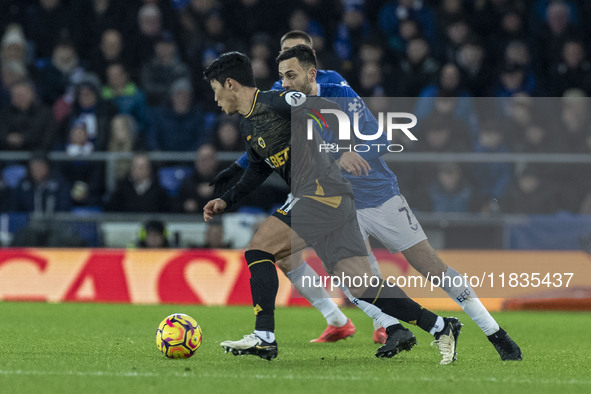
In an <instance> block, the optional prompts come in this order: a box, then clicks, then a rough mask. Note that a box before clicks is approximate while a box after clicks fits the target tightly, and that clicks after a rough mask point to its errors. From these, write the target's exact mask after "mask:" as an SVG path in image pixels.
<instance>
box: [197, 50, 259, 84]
mask: <svg viewBox="0 0 591 394" xmlns="http://www.w3.org/2000/svg"><path fill="white" fill-rule="evenodd" d="M203 78H205V79H206V80H207V81H210V82H211V81H212V80H214V79H215V80H216V81H218V82H219V83H221V84H222V85H223V84H224V82H226V79H227V78H232V79H234V80H236V82H238V83H240V84H241V85H244V86H248V87H256V83H255V82H254V74H253V72H252V65H251V64H250V59H249V58H248V56H246V55H245V54H243V53H240V52H226V53H223V54H222V55H221V56H220V57H218V58H217V59H215V60H214V61H213V62H211V63H210V64H209V66H207V67H206V68H205V70H204V71H203Z"/></svg>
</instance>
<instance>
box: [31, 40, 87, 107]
mask: <svg viewBox="0 0 591 394" xmlns="http://www.w3.org/2000/svg"><path fill="white" fill-rule="evenodd" d="M83 74H84V68H83V67H82V66H81V65H80V59H79V58H78V54H77V53H76V48H75V47H74V42H73V41H71V40H70V39H62V40H60V41H58V42H57V43H56V45H55V47H54V48H53V53H52V56H51V60H50V62H49V63H47V64H46V65H45V66H44V67H42V68H41V69H39V70H38V72H37V76H36V81H37V86H38V89H39V95H40V98H41V100H43V101H44V102H45V103H46V104H47V105H53V104H54V103H55V102H56V101H57V99H58V98H59V97H60V96H62V95H63V94H65V93H66V91H67V93H68V94H69V96H70V100H71V97H72V96H73V88H74V85H75V84H76V83H77V82H79V81H80V79H81V78H82V75H83Z"/></svg>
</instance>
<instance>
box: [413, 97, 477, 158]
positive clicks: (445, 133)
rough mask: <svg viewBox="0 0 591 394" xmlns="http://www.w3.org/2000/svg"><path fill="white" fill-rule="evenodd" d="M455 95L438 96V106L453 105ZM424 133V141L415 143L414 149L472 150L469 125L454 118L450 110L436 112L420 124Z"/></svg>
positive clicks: (432, 150)
mask: <svg viewBox="0 0 591 394" xmlns="http://www.w3.org/2000/svg"><path fill="white" fill-rule="evenodd" d="M455 100H457V99H456V98H453V97H439V98H437V102H438V103H440V104H437V106H438V107H443V106H447V107H453V101H455ZM444 111H449V110H447V109H446V110H444ZM419 128H420V130H421V134H422V135H424V139H422V142H419V143H415V144H414V147H413V148H414V149H415V150H418V151H423V152H458V153H460V152H470V151H471V149H470V146H471V144H470V135H469V133H468V125H467V124H465V123H463V122H462V121H460V120H458V119H456V118H454V116H453V115H452V114H451V113H449V112H447V113H446V112H443V111H442V112H434V113H432V114H431V115H430V116H428V117H427V118H426V119H424V120H423V121H422V122H421V123H420V126H419Z"/></svg>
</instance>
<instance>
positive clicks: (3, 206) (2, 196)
mask: <svg viewBox="0 0 591 394" xmlns="http://www.w3.org/2000/svg"><path fill="white" fill-rule="evenodd" d="M11 193H12V191H11V190H10V188H9V187H8V185H7V184H6V182H4V178H3V174H2V168H1V167H0V212H8V211H10V208H11V203H12V195H11Z"/></svg>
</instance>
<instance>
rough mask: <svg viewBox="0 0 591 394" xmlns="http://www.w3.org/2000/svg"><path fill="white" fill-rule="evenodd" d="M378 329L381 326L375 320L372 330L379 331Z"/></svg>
mask: <svg viewBox="0 0 591 394" xmlns="http://www.w3.org/2000/svg"><path fill="white" fill-rule="evenodd" d="M380 328H382V325H381V324H380V323H378V321H377V320H376V319H373V329H374V331H375V330H379V329H380Z"/></svg>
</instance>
